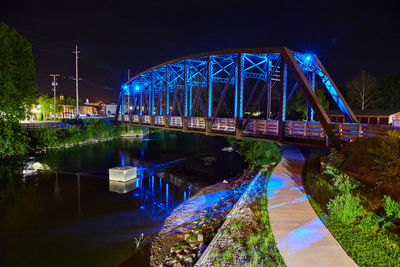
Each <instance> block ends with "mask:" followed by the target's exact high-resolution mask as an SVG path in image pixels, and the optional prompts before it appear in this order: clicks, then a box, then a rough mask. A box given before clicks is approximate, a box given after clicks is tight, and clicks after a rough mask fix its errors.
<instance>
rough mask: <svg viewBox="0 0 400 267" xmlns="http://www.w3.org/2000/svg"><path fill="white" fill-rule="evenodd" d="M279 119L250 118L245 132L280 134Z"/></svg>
mask: <svg viewBox="0 0 400 267" xmlns="http://www.w3.org/2000/svg"><path fill="white" fill-rule="evenodd" d="M278 125H279V121H278V120H257V119H252V120H249V123H248V124H247V126H246V129H245V130H244V133H258V134H266V135H278Z"/></svg>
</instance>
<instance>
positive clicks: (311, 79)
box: [307, 72, 315, 121]
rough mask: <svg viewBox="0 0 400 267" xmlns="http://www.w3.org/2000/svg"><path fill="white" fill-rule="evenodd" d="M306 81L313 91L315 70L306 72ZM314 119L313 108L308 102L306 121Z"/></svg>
mask: <svg viewBox="0 0 400 267" xmlns="http://www.w3.org/2000/svg"><path fill="white" fill-rule="evenodd" d="M308 83H309V84H310V85H311V89H312V90H313V91H315V72H312V73H309V74H308ZM313 120H314V110H313V109H312V108H311V105H310V104H308V109H307V121H313Z"/></svg>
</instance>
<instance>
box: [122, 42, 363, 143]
mask: <svg viewBox="0 0 400 267" xmlns="http://www.w3.org/2000/svg"><path fill="white" fill-rule="evenodd" d="M316 79H319V80H320V83H321V84H322V85H324V87H325V89H326V92H327V93H328V94H329V95H330V96H331V97H332V98H333V100H334V101H335V102H336V104H337V106H338V108H339V109H340V110H341V112H342V113H343V115H344V116H345V118H346V121H347V122H349V123H358V122H357V119H356V117H355V116H354V114H353V112H352V111H351V109H350V108H349V106H348V104H347V103H346V101H345V99H344V98H343V96H342V95H341V93H340V92H339V90H338V88H337V86H336V85H335V83H334V82H333V80H332V78H331V77H330V76H329V74H328V72H327V71H326V69H325V68H324V66H323V65H322V64H321V62H320V61H319V59H318V57H317V56H316V55H314V54H308V53H300V52H294V51H291V50H289V49H288V48H286V47H273V48H248V49H234V50H223V51H213V52H207V53H201V54H196V55H191V56H186V57H182V58H178V59H175V60H171V61H168V62H165V63H162V64H160V65H157V66H154V67H152V68H150V69H147V70H146V71H144V72H142V73H140V74H138V75H136V76H135V77H133V78H131V79H130V80H129V81H127V82H126V83H125V84H123V85H122V87H121V92H120V97H119V103H118V108H117V113H116V114H117V115H116V116H117V118H123V119H122V120H124V121H129V122H130V123H135V124H143V125H150V126H156V127H164V128H179V129H182V130H185V131H199V132H205V133H207V134H224V135H234V136H236V137H238V138H245V137H257V138H266V139H271V140H277V141H280V142H284V141H285V140H289V139H290V140H291V139H293V138H298V137H300V136H302V137H304V136H305V137H307V138H310V139H319V140H326V138H327V137H329V139H330V140H331V141H335V140H336V141H338V140H337V136H338V134H336V133H340V132H341V131H342V130H343V129H339V128H340V126H338V125H334V124H332V123H331V122H330V120H329V118H328V116H327V114H326V112H325V110H324V109H323V107H322V105H321V103H320V101H319V100H318V97H317V96H316V94H315V92H314V89H315V81H316ZM288 88H290V90H288ZM298 88H300V90H301V91H302V92H303V93H304V96H305V98H306V100H307V102H308V105H309V107H308V116H307V117H308V118H307V121H287V120H286V105H287V103H288V99H290V98H291V96H292V95H293V93H294V92H295V91H296V90H297V89H298ZM260 105H263V106H265V112H264V118H263V119H259V117H257V118H256V117H255V116H254V115H255V113H257V112H259V107H260ZM273 109H274V110H273ZM257 110H258V111H257ZM314 114H315V116H314ZM314 118H315V119H316V121H318V122H316V121H314ZM307 123H308V124H307ZM300 129H303V132H302V133H299V132H300Z"/></svg>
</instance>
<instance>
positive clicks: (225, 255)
mask: <svg viewBox="0 0 400 267" xmlns="http://www.w3.org/2000/svg"><path fill="white" fill-rule="evenodd" d="M234 251H235V250H234V249H233V248H232V247H229V248H227V249H226V250H225V252H224V253H222V254H221V259H222V260H223V261H228V262H229V261H230V260H232V254H233V252H234Z"/></svg>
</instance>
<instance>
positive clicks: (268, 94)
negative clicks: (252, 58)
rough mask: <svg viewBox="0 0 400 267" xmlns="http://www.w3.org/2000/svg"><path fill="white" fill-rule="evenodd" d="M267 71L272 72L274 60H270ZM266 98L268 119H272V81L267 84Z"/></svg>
mask: <svg viewBox="0 0 400 267" xmlns="http://www.w3.org/2000/svg"><path fill="white" fill-rule="evenodd" d="M266 71H267V73H270V72H271V71H272V61H271V60H268V69H267V70H266ZM266 98H267V110H266V112H267V120H270V119H271V102H272V86H271V82H269V83H268V85H267V94H266Z"/></svg>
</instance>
